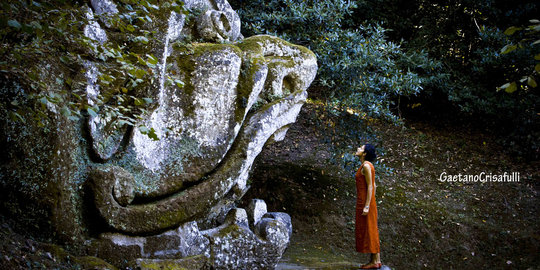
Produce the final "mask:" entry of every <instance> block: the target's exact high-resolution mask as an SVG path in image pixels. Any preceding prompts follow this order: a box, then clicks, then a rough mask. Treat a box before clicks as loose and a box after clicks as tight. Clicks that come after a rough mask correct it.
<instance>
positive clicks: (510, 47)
mask: <svg viewBox="0 0 540 270" xmlns="http://www.w3.org/2000/svg"><path fill="white" fill-rule="evenodd" d="M515 49H517V45H514V44H508V45H506V46H504V47H503V48H502V49H501V54H507V53H510V52H512V51H513V50H515Z"/></svg>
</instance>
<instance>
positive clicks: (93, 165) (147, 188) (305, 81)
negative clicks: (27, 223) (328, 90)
mask: <svg viewBox="0 0 540 270" xmlns="http://www.w3.org/2000/svg"><path fill="white" fill-rule="evenodd" d="M90 2H91V5H90V6H89V7H88V11H87V18H88V24H87V25H86V27H85V29H84V34H85V36H86V37H87V38H88V39H89V42H93V43H94V44H96V46H99V44H103V43H106V42H111V40H114V41H115V42H118V41H121V40H122V36H121V35H119V34H118V32H115V31H112V30H113V27H112V26H111V22H110V21H109V20H108V18H110V16H109V15H112V14H116V13H118V12H119V11H118V10H119V9H118V7H117V5H116V4H115V3H114V2H113V1H110V0H92V1H90ZM185 7H186V8H187V9H188V10H191V11H196V12H195V13H196V14H198V15H197V16H196V17H195V18H191V19H188V17H187V16H186V15H185V14H179V13H176V12H171V13H170V14H165V15H163V16H161V17H159V16H157V17H158V18H162V21H155V22H153V23H152V24H151V25H152V27H155V28H153V30H154V31H157V33H158V34H157V36H158V40H159V41H160V42H154V43H152V44H151V45H150V46H148V54H149V55H155V56H156V59H155V60H156V64H155V65H156V68H155V69H156V70H157V72H155V73H154V74H153V78H152V79H151V81H150V82H149V83H147V84H141V88H144V89H143V90H141V91H143V92H145V93H148V94H149V95H150V98H152V100H154V103H153V104H152V106H150V107H149V109H148V110H146V111H145V112H144V114H142V115H141V116H140V117H139V118H138V120H137V122H136V123H128V122H126V121H124V122H122V121H118V119H117V118H115V117H111V115H110V114H109V113H107V110H105V109H100V110H98V111H97V112H95V113H91V114H89V115H87V116H86V117H84V118H83V119H81V120H78V121H74V120H70V119H68V118H67V117H66V116H65V114H63V113H62V111H61V109H60V106H61V104H56V105H54V104H52V105H50V106H48V107H47V108H46V114H47V115H48V122H47V125H46V126H45V127H40V126H38V125H37V124H35V123H34V122H33V121H32V119H26V120H27V121H25V122H14V121H11V120H9V119H3V121H2V132H1V133H2V134H1V139H2V144H4V145H5V146H6V148H7V149H6V155H5V157H4V162H3V163H2V165H1V167H0V177H1V182H2V187H3V188H5V189H6V190H9V191H13V192H12V193H10V195H9V196H7V197H6V198H5V202H4V204H5V205H8V206H9V207H7V209H9V210H11V212H14V211H16V209H21V207H22V206H21V205H25V206H26V207H28V209H29V210H30V211H31V212H32V213H29V214H28V216H29V217H31V218H35V219H36V220H37V222H40V224H45V225H46V226H45V227H43V228H46V229H45V230H46V231H50V233H51V234H53V235H56V237H58V238H60V239H62V240H64V241H68V242H71V243H75V244H77V245H79V246H83V247H86V250H87V252H89V253H90V254H94V255H98V256H100V257H103V258H105V259H108V260H109V261H111V262H113V263H115V264H116V265H119V266H127V265H138V266H140V267H143V268H144V267H151V265H154V264H158V265H159V264H164V263H165V264H167V263H176V264H182V263H187V264H190V265H192V266H193V265H195V266H196V267H198V268H204V267H208V266H212V267H214V268H217V269H219V268H223V269H227V268H250V269H256V268H263V269H264V268H272V267H273V266H274V265H275V263H277V261H278V260H279V257H280V256H281V254H282V252H283V251H284V249H285V248H286V246H287V244H288V239H289V237H290V232H291V224H290V218H288V215H287V214H285V213H266V206H265V204H264V202H261V201H254V202H253V205H252V206H251V207H250V209H248V211H247V212H246V211H245V210H243V209H237V208H235V202H236V201H237V200H238V199H239V198H241V197H242V196H243V194H244V193H245V192H246V191H247V189H248V188H249V186H248V185H247V181H248V178H249V171H250V168H251V165H252V163H253V161H254V159H255V157H256V156H257V155H258V154H259V153H260V151H261V150H262V148H263V146H264V144H265V143H266V142H267V141H268V140H280V139H282V138H283V137H284V136H285V133H286V131H287V127H288V125H290V124H291V123H293V122H294V121H295V119H296V116H297V115H298V113H299V111H300V108H301V107H302V105H303V103H304V102H305V99H306V97H307V93H306V89H307V87H308V86H309V84H310V83H311V82H312V81H313V79H314V77H315V74H316V71H317V63H316V58H315V56H314V54H313V53H311V52H310V51H309V50H308V49H306V48H303V47H301V46H296V45H293V44H290V43H288V42H286V41H283V40H281V39H279V38H276V37H272V36H254V37H249V38H243V37H242V35H241V34H240V20H239V17H238V15H237V14H236V12H235V11H234V10H233V9H232V8H231V6H230V5H229V4H228V3H227V1H224V0H214V1H210V0H207V1H204V0H191V1H185ZM188 37H196V38H197V39H198V40H199V41H201V42H191V41H189V40H188ZM36 67H37V68H38V69H40V70H41V77H42V79H43V80H44V81H45V82H46V85H48V86H49V88H48V89H47V90H44V91H49V92H55V91H56V92H59V93H61V91H60V90H61V89H56V88H55V84H54V82H55V78H64V77H66V76H68V75H67V74H66V73H65V72H64V71H63V70H61V69H60V68H58V65H57V64H56V63H55V62H54V61H48V60H44V61H43V62H42V63H36ZM112 68H114V65H112V64H111V63H110V62H107V61H100V60H99V59H94V60H87V61H85V62H84V68H83V69H82V70H80V72H79V73H80V74H78V75H76V76H75V77H77V78H79V80H80V81H81V82H82V84H83V85H84V91H85V98H86V102H87V103H88V104H89V105H90V106H102V107H103V106H109V107H111V104H99V102H98V101H99V97H100V96H102V95H104V94H105V91H104V89H102V88H101V87H102V86H101V85H99V84H97V83H96V82H97V80H98V78H100V76H103V75H107V72H108V71H110V72H112V70H111V69H112ZM173 76H174V77H176V78H179V80H181V81H182V82H183V85H182V84H175V83H173V84H168V83H167V81H168V80H170V78H171V77H173ZM49 82H50V83H49ZM2 92H3V94H5V95H13V93H20V92H24V89H20V86H19V84H17V82H10V83H6V84H4V87H3V89H2ZM31 106H33V105H31ZM112 107H113V108H114V105H112ZM92 112H93V111H92ZM139 127H143V128H144V129H143V128H139ZM148 130H151V131H152V136H149V135H148ZM145 131H146V132H145ZM163 260H165V261H163ZM190 267H191V266H190Z"/></svg>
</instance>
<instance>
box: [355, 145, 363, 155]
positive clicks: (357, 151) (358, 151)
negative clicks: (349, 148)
mask: <svg viewBox="0 0 540 270" xmlns="http://www.w3.org/2000/svg"><path fill="white" fill-rule="evenodd" d="M364 148H366V146H365V145H362V146H361V147H358V149H356V153H354V155H355V156H359V157H361V156H363V155H364Z"/></svg>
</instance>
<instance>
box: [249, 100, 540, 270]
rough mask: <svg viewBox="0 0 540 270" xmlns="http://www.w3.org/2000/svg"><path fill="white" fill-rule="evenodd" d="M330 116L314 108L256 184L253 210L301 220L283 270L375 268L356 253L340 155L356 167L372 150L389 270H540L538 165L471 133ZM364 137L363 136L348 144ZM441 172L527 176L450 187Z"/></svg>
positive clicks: (270, 153)
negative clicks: (258, 205) (359, 153)
mask: <svg viewBox="0 0 540 270" xmlns="http://www.w3.org/2000/svg"><path fill="white" fill-rule="evenodd" d="M330 115H331V114H329V113H328V112H325V111H324V107H323V106H322V105H321V104H316V103H315V102H310V103H308V104H307V105H306V106H305V107H304V109H303V111H302V113H301V115H300V117H299V119H298V122H297V123H295V124H294V125H293V126H292V127H291V129H290V131H289V132H288V134H287V137H286V139H285V140H284V141H282V142H277V143H273V144H272V145H269V146H268V147H267V148H266V149H265V150H264V151H263V153H261V155H260V156H259V158H258V160H257V161H256V167H255V170H254V172H253V173H252V178H253V179H252V189H251V190H250V191H249V192H248V194H247V195H246V197H245V199H246V200H249V199H250V198H255V197H257V198H261V199H264V200H265V201H266V202H267V203H268V208H269V211H284V212H288V213H289V214H290V215H291V216H292V220H293V226H294V234H293V237H292V242H291V245H290V247H289V248H288V250H287V251H286V253H285V255H284V258H283V260H282V264H281V265H280V268H281V269H305V268H309V269H355V268H357V267H358V266H359V265H360V264H361V263H364V262H366V261H367V256H360V255H358V254H357V253H355V252H354V203H355V187H354V180H353V179H354V178H353V173H354V171H355V168H354V167H352V166H349V167H346V168H345V169H344V168H343V167H344V166H341V165H340V164H342V163H343V162H342V161H340V160H343V159H342V158H341V156H340V155H339V154H338V155H337V156H335V155H333V154H332V152H333V151H331V150H332V149H333V150H337V151H338V153H339V151H342V153H347V152H348V153H349V155H345V159H347V158H350V154H352V153H353V151H354V150H355V149H356V147H357V146H358V145H359V144H361V143H363V142H372V143H376V144H377V145H378V148H379V150H380V157H379V161H378V162H377V163H376V165H375V167H376V171H377V172H376V175H377V179H376V181H377V182H378V189H377V202H378V210H379V229H380V237H381V249H382V260H383V263H385V264H387V265H389V266H391V267H392V268H394V269H420V268H425V269H490V268H493V269H540V268H539V266H538V265H540V257H538V256H537V254H538V253H539V247H540V241H539V240H540V235H539V232H540V230H539V229H540V226H539V223H538V222H537V219H538V217H539V216H540V215H539V214H540V213H539V200H538V191H539V188H540V185H539V182H538V180H539V171H538V168H539V165H540V163H539V162H538V161H536V162H531V161H526V160H519V159H516V158H514V157H512V156H509V155H507V154H505V151H504V149H503V148H502V147H501V146H500V145H499V144H498V143H497V139H496V138H495V137H494V136H491V135H489V134H487V133H486V132H485V131H484V130H480V129H479V128H477V127H475V126H474V125H472V124H456V123H455V122H454V123H446V124H445V123H443V122H433V121H431V122H430V121H428V122H425V121H424V122H421V121H406V122H405V125H404V126H394V125H391V124H387V123H382V122H380V121H375V120H361V119H360V120H359V119H355V118H358V117H355V116H352V115H351V114H350V113H347V112H344V113H342V114H341V115H339V116H330ZM347 115H349V116H347ZM344 118H350V119H348V120H347V119H346V121H349V123H347V122H343V121H342V120H343V119H344ZM355 127H356V128H357V129H359V130H361V131H358V132H357V131H354V132H352V133H351V129H355ZM344 134H353V135H354V136H355V138H357V139H352V140H351V139H347V138H345V137H344V136H343V135H344ZM443 172H445V173H446V174H448V175H450V174H452V175H457V174H459V173H461V174H467V175H477V174H480V173H482V172H484V173H486V174H489V173H492V174H502V173H504V172H508V173H512V172H519V173H520V182H518V183H480V182H476V183H474V182H473V183H461V182H456V183H447V182H444V183H443V182H441V181H439V178H440V175H441V173H443Z"/></svg>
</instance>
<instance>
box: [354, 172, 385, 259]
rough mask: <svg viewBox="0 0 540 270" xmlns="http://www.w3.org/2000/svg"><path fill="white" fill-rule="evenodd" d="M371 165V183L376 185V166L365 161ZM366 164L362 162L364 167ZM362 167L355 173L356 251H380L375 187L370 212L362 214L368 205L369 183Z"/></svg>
mask: <svg viewBox="0 0 540 270" xmlns="http://www.w3.org/2000/svg"><path fill="white" fill-rule="evenodd" d="M365 163H366V164H369V167H371V175H372V179H371V183H372V184H373V187H375V167H373V164H371V162H369V161H365ZM363 166H364V164H362V167H363ZM362 167H360V169H358V171H357V172H356V175H355V177H354V178H355V180H356V226H355V234H354V236H355V238H356V251H357V252H360V253H379V252H380V251H381V248H380V245H379V229H378V227H377V204H376V201H375V188H373V194H372V195H371V202H370V203H369V212H368V214H367V215H365V216H362V212H363V210H364V206H365V205H366V203H365V202H366V197H367V183H366V180H365V179H366V178H365V176H364V175H362Z"/></svg>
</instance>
